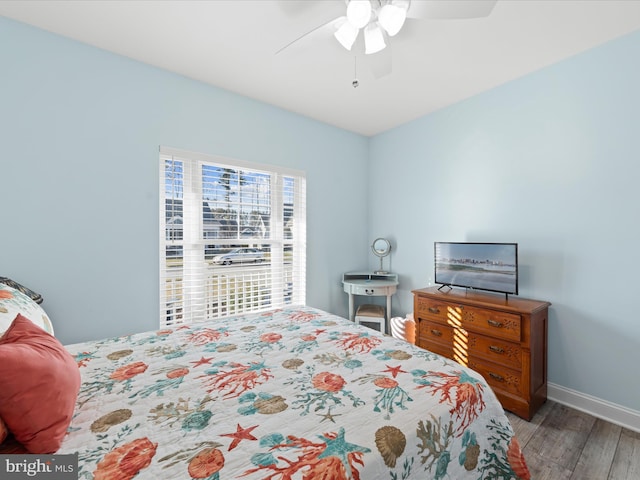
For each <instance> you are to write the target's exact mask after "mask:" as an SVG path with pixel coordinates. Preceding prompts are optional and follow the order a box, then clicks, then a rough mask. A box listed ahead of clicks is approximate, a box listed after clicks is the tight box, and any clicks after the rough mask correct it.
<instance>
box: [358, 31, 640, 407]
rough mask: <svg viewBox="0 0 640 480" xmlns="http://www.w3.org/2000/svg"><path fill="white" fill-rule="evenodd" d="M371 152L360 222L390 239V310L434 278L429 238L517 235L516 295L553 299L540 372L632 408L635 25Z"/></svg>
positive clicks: (637, 130)
mask: <svg viewBox="0 0 640 480" xmlns="http://www.w3.org/2000/svg"><path fill="white" fill-rule="evenodd" d="M487 68H491V66H487ZM370 148H371V152H370V162H371V165H370V169H369V174H370V183H371V191H372V192H376V191H378V192H379V191H385V192H388V194H386V195H385V196H384V197H382V196H377V195H371V198H370V204H371V208H370V209H369V215H370V220H369V221H370V231H371V232H373V233H372V235H375V236H378V235H383V236H384V235H388V236H389V237H391V238H393V241H394V247H395V250H394V252H393V257H392V269H393V270H394V271H396V272H399V273H400V275H401V278H400V280H401V291H400V292H399V293H398V295H397V296H396V297H397V298H396V299H395V303H394V306H395V307H396V312H395V313H396V314H405V313H407V312H410V311H411V310H412V296H411V290H412V289H415V288H421V287H425V286H427V285H429V284H430V283H432V282H433V242H434V241H495V242H501V241H510V242H511V241H515V242H518V243H519V258H520V267H521V275H520V289H521V290H520V296H522V297H529V298H537V299H544V300H548V301H550V302H552V304H553V306H552V307H551V311H550V318H549V357H548V358H549V380H550V381H551V382H553V383H556V384H559V385H562V386H564V387H566V388H570V389H574V390H577V391H579V392H583V393H586V394H590V395H593V396H595V397H598V398H601V399H605V400H608V401H611V402H614V403H617V404H620V405H624V406H626V407H629V408H632V409H636V410H640V382H638V381H637V380H636V377H637V375H636V374H635V372H636V370H637V368H638V364H639V361H640V316H639V315H638V312H637V311H636V308H635V305H636V300H637V298H638V297H637V295H638V291H639V287H640V281H639V277H638V273H639V272H640V223H639V221H638V219H639V216H640V185H639V181H640V161H639V160H638V158H639V154H638V152H639V150H640V33H634V34H631V35H628V36H626V37H623V38H621V39H619V40H617V41H614V42H611V43H608V44H606V45H604V46H602V47H599V48H596V49H593V50H591V51H589V52H586V53H584V54H581V55H578V56H575V57H573V58H571V59H569V60H566V61H564V62H562V63H559V64H557V65H554V66H551V67H549V68H546V69H544V70H541V71H539V72H537V73H535V74H532V75H528V76H526V77H524V78H522V79H519V80H516V81H513V82H510V83H508V84H506V85H503V86H501V87H499V88H496V89H494V90H491V91H489V92H486V93H484V94H482V95H478V96H475V97H473V98H471V99H469V100H466V101H464V102H461V103H459V104H457V105H454V106H452V107H449V108H446V109H443V110H441V111H439V112H436V113H434V114H431V115H428V116H425V117H423V118H420V119H418V120H416V121H414V122H411V123H409V124H407V125H404V126H402V127H399V128H396V129H394V130H392V131H389V132H386V133H384V134H382V135H378V136H376V137H375V138H373V139H372V141H371V146H370ZM371 262H373V263H371V265H372V266H373V265H375V262H374V261H373V259H371Z"/></svg>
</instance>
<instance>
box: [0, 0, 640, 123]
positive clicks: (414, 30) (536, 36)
mask: <svg viewBox="0 0 640 480" xmlns="http://www.w3.org/2000/svg"><path fill="white" fill-rule="evenodd" d="M418 1H425V0H414V2H418ZM448 1H455V0H448ZM344 5H345V3H344V0H212V1H151V0H146V1H115V0H107V1H100V0H91V1H77V0H76V1H55V0H48V1H28V0H22V1H6V0H4V1H0V15H4V16H6V17H9V18H12V19H15V20H19V21H22V22H25V23H28V24H32V25H35V26H37V27H40V28H42V29H45V30H49V31H51V32H55V33H58V34H60V35H64V36H66V37H70V38H73V39H76V40H79V41H81V42H85V43H88V44H91V45H94V46H96V47H99V48H103V49H105V50H109V51H112V52H116V53H119V54H121V55H125V56H127V57H130V58H133V59H136V60H139V61H142V62H145V63H148V64H151V65H155V66H158V67H161V68H164V69H166V70H170V71H173V72H177V73H180V74H182V75H185V76H187V77H190V78H193V79H196V80H200V81H202V82H206V83H209V84H212V85H216V86H218V87H221V88H224V89H227V90H230V91H232V92H237V93H239V94H242V95H245V96H247V97H250V98H254V99H257V100H261V101H264V102H267V103H269V104H272V105H276V106H279V107H282V108H284V109H286V110H289V111H292V112H296V113H299V114H302V115H305V116H307V117H311V118H314V119H317V120H320V121H322V122H326V123H328V124H331V125H335V126H338V127H341V128H344V129H347V130H350V131H353V132H357V133H360V134H363V135H375V134H377V133H380V132H383V131H385V130H388V129H390V128H393V127H395V126H397V125H400V124H403V123H405V122H408V121H410V120H413V119H415V118H417V117H420V116H422V115H425V114H427V113H430V112H433V111H435V110H438V109H440V108H442V107H445V106H447V105H450V104H452V103H455V102H458V101H460V100H462V99H465V98H468V97H470V96H472V95H475V94H477V93H479V92H482V91H485V90H487V89H490V88H493V87H495V86H497V85H500V84H503V83H505V82H508V81H509V80H512V79H515V78H517V77H520V76H522V75H526V74H527V73H530V72H533V71H535V70H538V69H540V68H542V67H545V66H547V65H551V64H553V63H556V62H558V61H560V60H562V59H565V58H567V57H569V56H571V55H574V54H576V53H579V52H582V51H584V50H587V49H589V48H591V47H594V46H596V45H599V44H602V43H604V42H606V41H608V40H611V39H614V38H616V37H619V36H621V35H624V34H626V33H629V32H632V31H634V30H637V29H640V0H498V3H497V4H496V6H495V8H494V10H493V12H492V13H491V15H490V16H489V17H486V18H482V19H471V20H413V21H411V22H408V23H407V24H406V25H405V27H404V28H403V30H402V31H401V32H400V33H399V34H398V35H397V36H395V37H393V38H391V39H390V50H389V51H390V52H392V58H393V72H392V73H391V74H390V75H388V76H385V77H383V78H381V79H378V80H376V79H374V77H373V76H372V74H371V72H370V69H369V66H368V65H367V62H368V61H369V58H368V57H365V55H364V54H362V53H361V51H358V52H347V51H346V50H344V49H343V48H342V47H341V46H340V45H339V44H338V43H337V41H336V40H335V39H334V38H333V37H332V35H331V32H330V31H328V29H319V30H317V31H316V32H314V33H313V34H311V35H308V36H306V37H304V38H303V39H302V40H301V41H299V42H296V43H295V44H294V45H292V46H291V47H289V48H287V49H285V50H284V51H283V52H281V53H279V54H277V55H276V54H275V52H277V51H278V50H279V49H280V48H282V47H283V46H285V45H287V44H288V43H289V42H291V41H292V40H294V39H296V38H298V37H300V36H301V35H303V34H305V33H307V32H309V31H311V30H313V29H314V28H316V27H318V26H319V25H321V24H323V23H325V22H327V21H329V20H331V19H333V18H335V17H337V16H339V15H343V14H344V10H345V6H344ZM357 47H360V48H361V47H362V46H361V45H360V44H359V43H357V44H356V47H354V49H356V48H357ZM356 56H357V61H355V62H354V60H355V58H356ZM634 61H638V59H635V60H634ZM356 65H357V77H358V79H359V82H360V85H359V87H358V88H353V87H352V80H353V79H354V67H355V66H356Z"/></svg>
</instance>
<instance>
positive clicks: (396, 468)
mask: <svg viewBox="0 0 640 480" xmlns="http://www.w3.org/2000/svg"><path fill="white" fill-rule="evenodd" d="M67 348H68V349H69V351H70V352H71V353H72V355H74V356H75V358H76V360H77V363H78V366H79V368H80V371H81V374H82V386H81V389H80V393H79V397H78V402H77V408H76V411H75V415H74V418H73V421H72V423H71V426H70V428H69V433H68V435H67V437H66V438H65V441H64V443H63V446H62V449H61V450H60V451H59V452H58V453H72V452H79V460H80V471H79V478H81V479H92V478H95V479H96V480H99V479H118V480H121V479H132V478H136V479H165V478H166V479H169V478H171V479H209V480H227V479H264V480H288V479H305V480H306V479H327V480H328V479H333V480H341V479H354V480H358V479H362V480H372V479H389V480H408V479H421V480H424V479H467V478H468V479H474V480H481V479H516V478H523V479H527V478H529V473H528V470H527V466H526V464H525V462H524V459H523V457H522V454H521V452H520V447H519V446H518V443H517V440H516V438H515V437H514V435H513V430H512V428H511V425H510V424H509V422H508V420H507V418H506V417H505V415H504V412H503V410H502V408H501V406H500V404H499V403H498V401H497V400H496V398H495V396H494V394H493V392H492V391H491V389H490V388H489V387H488V386H487V384H486V383H485V381H484V380H483V379H482V377H481V376H480V375H479V374H478V373H476V372H474V371H472V370H469V369H466V368H464V367H462V366H460V365H459V364H457V363H454V362H452V361H451V360H448V359H445V358H443V357H440V356H438V355H436V354H433V353H431V352H428V351H426V350H422V349H419V348H417V347H415V346H413V345H411V344H408V343H406V342H404V341H402V340H398V339H394V338H392V337H386V336H382V335H380V334H379V333H378V332H376V331H373V330H369V329H367V328H365V327H362V326H358V325H354V324H353V323H352V322H349V321H348V320H345V319H342V318H339V317H336V316H334V315H330V314H327V313H325V312H322V311H320V310H316V309H313V308H309V307H302V308H296V309H288V310H278V311H273V312H268V313H262V314H251V315H244V316H239V317H235V318H231V319H226V320H217V321H213V322H208V323H201V324H194V325H184V326H176V327H175V328H171V329H165V330H160V331H157V332H149V333H142V334H136V335H131V336H127V337H121V338H112V339H107V340H103V341H97V342H86V343H81V344H76V345H71V346H67Z"/></svg>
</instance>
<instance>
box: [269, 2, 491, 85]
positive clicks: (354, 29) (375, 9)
mask: <svg viewBox="0 0 640 480" xmlns="http://www.w3.org/2000/svg"><path fill="white" fill-rule="evenodd" d="M496 2H497V0H344V1H342V0H340V1H335V2H323V3H326V4H327V12H326V14H327V15H328V16H329V17H328V18H331V19H330V20H329V21H326V18H327V17H325V18H324V19H323V20H322V22H321V23H320V24H319V25H318V26H317V27H315V28H313V29H312V30H310V31H308V32H306V33H304V34H303V35H301V36H300V37H298V38H296V39H295V40H293V41H291V42H289V43H288V44H287V45H285V46H284V47H282V48H281V49H280V50H278V51H277V52H276V55H277V54H279V53H281V52H283V51H285V50H286V49H287V48H289V47H290V46H291V45H293V44H295V43H296V42H299V41H300V40H302V39H304V38H306V37H309V36H311V35H312V34H317V33H318V31H320V30H322V31H327V30H328V31H330V32H332V33H333V36H334V37H335V40H336V41H337V42H338V43H339V44H340V45H342V46H343V47H344V48H345V49H346V50H348V51H351V50H352V48H353V47H354V44H356V40H357V39H358V37H359V35H360V31H362V32H363V39H364V54H365V55H366V56H368V57H369V58H371V59H372V60H373V61H372V62H370V67H371V70H372V73H373V75H374V77H375V78H381V77H384V76H385V75H388V74H389V73H391V55H390V52H389V51H388V50H387V51H385V53H384V54H380V53H379V52H382V51H383V50H385V48H386V47H387V44H388V43H390V38H391V37H394V36H395V35H397V34H398V33H399V32H400V31H401V30H402V28H403V26H404V25H405V24H406V23H407V22H414V21H418V20H420V19H469V18H481V17H486V16H488V15H489V14H490V13H491V11H492V10H493V7H494V6H495V4H496ZM329 4H331V10H329V8H328V7H329ZM336 14H337V15H338V16H337V17H334V16H333V15H336ZM361 44H362V42H360V44H359V45H361ZM361 48H362V47H361ZM376 54H378V55H376ZM374 57H375V58H374Z"/></svg>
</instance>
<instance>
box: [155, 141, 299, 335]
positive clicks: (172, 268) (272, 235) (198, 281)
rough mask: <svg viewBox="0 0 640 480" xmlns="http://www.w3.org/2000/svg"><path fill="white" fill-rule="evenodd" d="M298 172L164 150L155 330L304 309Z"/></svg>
mask: <svg viewBox="0 0 640 480" xmlns="http://www.w3.org/2000/svg"><path fill="white" fill-rule="evenodd" d="M306 243H307V242H306V180H305V177H304V174H303V173H301V172H299V171H293V170H287V169H283V168H279V167H272V166H262V165H253V164H250V163H246V162H240V161H237V160H230V159H226V158H220V157H213V156H209V155H204V154H198V153H192V152H183V151H180V150H175V149H170V148H166V147H161V149H160V326H161V327H164V326H171V325H176V324H180V323H191V322H197V321H202V320H207V319H214V318H222V317H226V316H230V315H236V314H241V313H244V312H257V311H264V310H270V309H274V308H280V307H282V306H284V305H287V304H292V305H304V304H305V301H306V299H305V289H306V268H305V266H306Z"/></svg>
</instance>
